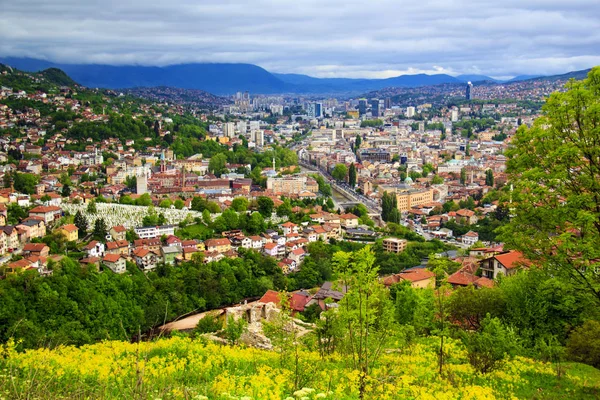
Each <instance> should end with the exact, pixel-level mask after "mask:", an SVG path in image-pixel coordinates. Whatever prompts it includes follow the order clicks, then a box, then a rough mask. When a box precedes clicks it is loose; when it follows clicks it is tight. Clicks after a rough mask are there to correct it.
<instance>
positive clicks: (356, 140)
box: [354, 135, 362, 152]
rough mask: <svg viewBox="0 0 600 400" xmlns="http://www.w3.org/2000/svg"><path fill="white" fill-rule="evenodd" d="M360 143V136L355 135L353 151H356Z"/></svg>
mask: <svg viewBox="0 0 600 400" xmlns="http://www.w3.org/2000/svg"><path fill="white" fill-rule="evenodd" d="M361 144H362V138H361V137H360V135H356V139H354V151H355V152H358V150H359V149H360V145H361Z"/></svg>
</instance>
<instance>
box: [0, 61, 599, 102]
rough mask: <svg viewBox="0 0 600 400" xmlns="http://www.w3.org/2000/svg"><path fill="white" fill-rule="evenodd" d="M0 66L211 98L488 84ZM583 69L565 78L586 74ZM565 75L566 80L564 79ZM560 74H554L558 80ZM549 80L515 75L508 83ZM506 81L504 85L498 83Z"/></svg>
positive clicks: (256, 71) (208, 68)
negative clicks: (51, 70)
mask: <svg viewBox="0 0 600 400" xmlns="http://www.w3.org/2000/svg"><path fill="white" fill-rule="evenodd" d="M0 62H2V63H5V64H7V65H10V66H13V67H15V68H18V69H20V70H23V71H29V72H38V71H41V70H46V69H49V68H58V69H60V70H62V71H64V72H65V73H66V74H68V76H69V77H70V78H72V79H73V80H74V81H76V82H79V83H80V84H81V85H84V86H87V87H92V88H95V87H98V88H107V89H130V88H138V87H145V88H149V87H159V86H166V87H173V88H179V89H196V90H203V91H206V92H209V93H212V94H216V95H229V94H233V93H235V92H238V91H249V92H251V93H261V94H285V93H289V94H306V95H310V94H313V95H325V94H331V95H339V94H347V95H358V94H361V93H366V92H369V91H376V90H380V89H384V88H389V87H406V88H411V87H420V86H432V85H439V84H448V83H449V84H452V83H454V84H463V83H465V82H467V81H471V82H484V81H485V82H494V83H499V82H502V81H498V80H496V79H494V78H491V77H489V76H486V75H476V74H465V75H459V76H457V77H454V76H450V75H447V74H434V75H427V74H416V75H401V76H397V77H392V78H386V79H352V78H315V77H311V76H308V75H301V74H278V73H271V72H269V71H267V70H265V69H264V68H261V67H259V66H256V65H253V64H226V63H195V64H179V65H170V66H166V67H148V66H137V65H126V66H113V65H101V64H57V63H52V62H49V61H45V60H39V59H33V58H14V57H4V58H0ZM587 71H589V70H584V71H574V72H570V73H568V74H575V75H574V77H575V76H579V75H578V74H584V73H587ZM568 74H566V75H568ZM562 76H565V75H557V76H556V77H557V78H556V79H560V78H558V77H562ZM530 79H552V77H542V78H539V77H537V76H532V75H521V76H517V77H515V78H513V79H511V80H510V81H508V82H511V81H520V80H530ZM504 82H506V81H504Z"/></svg>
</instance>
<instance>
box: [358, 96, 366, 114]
mask: <svg viewBox="0 0 600 400" xmlns="http://www.w3.org/2000/svg"><path fill="white" fill-rule="evenodd" d="M366 113H367V99H360V100H358V115H359V116H361V115H365V114H366Z"/></svg>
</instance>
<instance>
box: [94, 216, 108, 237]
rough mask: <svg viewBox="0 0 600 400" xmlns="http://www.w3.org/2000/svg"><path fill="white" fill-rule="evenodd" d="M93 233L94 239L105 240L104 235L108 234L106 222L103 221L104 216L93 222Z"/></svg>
mask: <svg viewBox="0 0 600 400" xmlns="http://www.w3.org/2000/svg"><path fill="white" fill-rule="evenodd" d="M93 235H94V238H95V239H96V240H101V241H105V240H106V235H108V228H107V226H106V222H105V221H104V218H98V219H96V221H95V222H94V232H93Z"/></svg>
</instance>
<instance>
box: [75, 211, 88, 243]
mask: <svg viewBox="0 0 600 400" xmlns="http://www.w3.org/2000/svg"><path fill="white" fill-rule="evenodd" d="M73 223H74V224H75V226H76V227H77V228H78V229H79V237H80V238H82V237H84V236H85V235H86V234H87V230H88V222H87V219H86V218H85V217H84V216H83V214H82V213H81V211H79V210H78V211H77V212H76V213H75V219H74V221H73Z"/></svg>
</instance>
